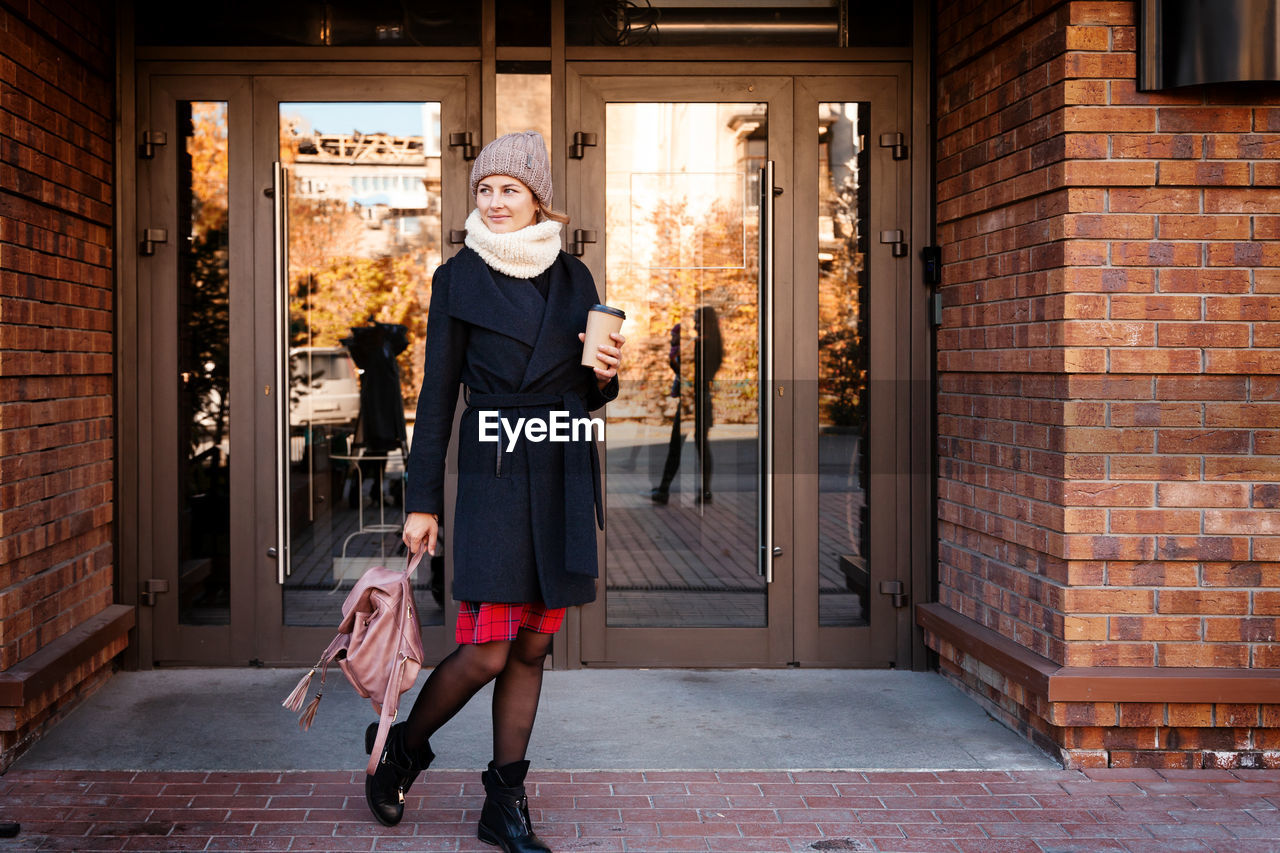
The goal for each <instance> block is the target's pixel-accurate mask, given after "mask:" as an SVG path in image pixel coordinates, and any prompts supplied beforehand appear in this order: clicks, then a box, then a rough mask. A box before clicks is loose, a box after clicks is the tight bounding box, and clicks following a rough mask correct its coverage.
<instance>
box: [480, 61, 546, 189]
mask: <svg viewBox="0 0 1280 853" xmlns="http://www.w3.org/2000/svg"><path fill="white" fill-rule="evenodd" d="M496 80H497V83H496V87H495V92H496V99H497V101H498V123H497V128H498V132H497V135H498V136H502V135H504V134H507V133H519V132H520V131H522V130H536V131H538V132H539V133H541V134H542V138H543V139H545V140H546V142H547V153H548V154H549V155H550V156H551V157H552V159H553V160H554V158H555V155H556V145H555V134H553V133H552V132H551V75H550V74H502V73H499V74H498V75H497V77H496ZM552 201H558V199H552Z"/></svg>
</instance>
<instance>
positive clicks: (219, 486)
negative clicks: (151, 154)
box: [176, 101, 231, 625]
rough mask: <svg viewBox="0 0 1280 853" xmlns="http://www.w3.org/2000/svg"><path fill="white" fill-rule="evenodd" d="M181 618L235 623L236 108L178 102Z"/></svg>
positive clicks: (192, 621) (194, 622)
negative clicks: (232, 121)
mask: <svg viewBox="0 0 1280 853" xmlns="http://www.w3.org/2000/svg"><path fill="white" fill-rule="evenodd" d="M177 119H178V126H177V131H178V132H177V134H176V135H177V137H178V138H179V139H181V140H182V145H181V146H180V147H179V148H178V205H179V209H178V228H179V229H180V230H181V231H182V232H183V233H182V234H180V235H179V236H180V239H178V241H177V249H178V431H179V437H178V507H179V521H178V554H179V556H178V559H179V565H178V621H179V622H180V623H182V624H184V625H227V624H229V623H230V617H231V601H230V595H231V563H230V559H231V488H230V487H231V462H230V450H231V394H230V390H231V381H230V380H231V365H230V347H229V343H230V338H229V335H230V315H229V314H228V301H227V298H228V294H229V284H230V266H229V252H228V246H227V235H228V233H229V232H228V223H229V216H228V209H229V205H228V189H227V163H228V160H227V105H226V103H225V102H218V101H179V102H178V104H177Z"/></svg>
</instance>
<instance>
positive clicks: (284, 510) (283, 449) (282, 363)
mask: <svg viewBox="0 0 1280 853" xmlns="http://www.w3.org/2000/svg"><path fill="white" fill-rule="evenodd" d="M271 184H272V190H273V192H272V193H271V200H272V207H273V210H272V220H273V222H274V227H275V288H276V291H275V307H276V316H275V321H276V326H275V339H276V347H275V350H276V352H275V357H276V360H275V383H276V400H275V422H276V443H275V453H276V547H275V548H273V549H272V550H274V551H275V554H274V555H269V556H273V557H274V558H275V559H276V582H277V583H280V584H283V583H284V579H285V578H286V577H288V576H289V574H290V571H291V568H290V565H289V512H288V506H287V501H288V499H289V451H288V446H289V350H288V347H289V338H288V334H287V331H286V330H287V326H288V322H289V169H288V167H286V166H285V165H284V164H283V163H280V162H279V161H277V162H276V163H275V164H274V165H273V167H272V170H271Z"/></svg>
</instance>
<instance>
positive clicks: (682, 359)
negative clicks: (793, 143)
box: [569, 77, 791, 665]
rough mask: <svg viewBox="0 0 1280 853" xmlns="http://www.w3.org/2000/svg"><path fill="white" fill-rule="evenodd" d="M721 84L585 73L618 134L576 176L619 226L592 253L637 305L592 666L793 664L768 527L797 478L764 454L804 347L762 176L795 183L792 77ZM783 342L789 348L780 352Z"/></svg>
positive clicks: (592, 622) (590, 213) (623, 297)
mask: <svg viewBox="0 0 1280 853" xmlns="http://www.w3.org/2000/svg"><path fill="white" fill-rule="evenodd" d="M717 83H718V84H719V85H717V86H715V87H713V88H712V87H708V86H707V85H706V84H705V81H696V80H689V79H685V78H618V77H609V78H603V77H584V78H582V79H581V80H580V81H579V85H580V87H581V88H580V102H581V105H582V115H581V121H582V127H583V129H584V130H586V131H587V132H594V133H596V134H598V139H599V146H598V148H596V149H594V150H592V149H587V150H586V151H585V152H583V157H582V159H581V161H580V165H577V164H575V165H571V167H570V169H571V171H570V173H569V179H570V181H571V182H574V181H575V180H576V183H577V184H578V191H579V192H580V193H581V210H582V211H583V217H582V218H583V221H582V223H581V226H580V227H581V228H582V229H588V230H590V229H595V228H599V229H600V231H601V232H602V234H601V236H602V238H603V239H601V240H600V241H599V242H597V243H595V244H594V245H593V244H583V245H585V246H586V247H587V248H586V249H585V253H584V260H585V261H586V262H587V263H588V265H589V266H590V267H591V269H592V272H593V274H594V275H595V278H596V281H597V283H598V285H599V286H600V290H601V292H602V294H603V296H604V298H605V299H606V301H607V302H608V303H609V304H610V305H615V306H617V307H619V308H622V309H623V310H625V311H626V312H627V322H626V326H625V332H626V334H627V336H628V339H629V344H628V350H629V354H628V359H627V360H626V362H625V364H624V372H623V375H622V391H621V394H620V396H619V399H618V401H617V402H615V403H613V404H611V405H610V406H609V409H608V422H607V441H608V446H607V453H606V456H605V470H606V503H607V506H608V514H607V520H608V529H607V531H606V534H605V536H604V537H602V540H603V551H604V556H603V559H602V561H601V565H603V566H604V567H605V568H604V572H603V576H602V579H601V583H600V586H599V598H598V600H597V601H596V603H595V604H593V605H591V606H589V607H587V608H584V610H583V615H582V655H583V659H584V661H586V662H587V663H602V664H610V665H637V664H653V665H662V664H675V665H693V664H704V665H767V664H777V663H785V662H786V661H787V660H789V659H790V658H789V657H788V655H789V653H790V646H791V642H790V639H791V613H790V594H789V592H790V578H789V571H790V560H789V559H787V558H786V556H785V554H784V556H783V557H782V558H781V559H775V558H774V557H773V556H772V555H771V554H769V555H766V554H765V552H764V550H762V544H763V543H762V537H761V536H760V533H761V531H762V530H763V529H764V528H765V527H766V526H767V525H768V524H769V518H768V516H769V515H770V513H771V512H775V511H776V508H777V507H778V506H779V505H785V500H784V499H783V498H782V494H784V493H785V489H784V490H783V491H782V492H780V493H778V495H777V496H775V499H774V500H773V501H770V500H769V499H768V495H769V486H770V482H769V478H770V476H771V475H772V474H773V473H774V471H773V470H769V469H768V468H767V467H766V466H764V465H762V464H761V463H762V459H764V458H765V457H766V456H767V455H768V454H767V452H768V451H769V450H770V449H772V450H773V452H774V453H775V454H777V453H779V451H782V453H783V455H785V454H786V453H787V452H788V451H787V447H788V443H787V438H786V429H785V422H778V423H780V424H783V428H782V429H775V430H774V434H773V435H772V436H771V435H770V434H769V430H768V422H769V414H770V413H769V411H768V410H767V409H766V408H764V407H767V406H768V405H769V404H770V403H771V402H772V400H771V399H770V394H771V384H770V382H769V371H770V368H773V369H776V368H777V366H778V363H779V360H781V361H784V362H785V360H786V357H785V353H787V352H788V351H789V334H788V333H787V331H786V329H785V327H782V333H781V334H780V335H777V337H776V338H775V339H774V340H773V341H772V342H771V341H770V334H771V331H773V332H774V333H775V334H776V330H777V329H778V328H779V327H777V326H776V325H775V326H772V327H771V326H770V324H769V322H768V321H769V319H770V318H769V317H768V316H767V311H766V312H763V313H762V306H763V305H765V304H766V303H767V300H768V298H769V296H770V290H769V285H770V278H769V271H770V270H769V268H768V263H767V258H768V255H769V251H770V248H771V247H770V245H769V244H770V241H771V240H772V238H773V230H772V229H770V228H769V222H768V215H767V214H768V209H769V208H770V207H773V204H772V202H773V196H772V193H770V192H768V191H767V189H766V187H765V184H764V183H762V181H764V180H766V179H764V178H762V174H763V173H764V172H765V170H766V166H768V165H770V164H772V166H773V167H774V168H777V170H778V172H779V180H780V181H781V182H785V181H786V180H787V177H788V174H789V171H790V169H789V162H790V161H789V157H790V117H791V103H790V99H789V96H790V84H789V81H786V80H778V79H772V78H751V79H746V78H743V79H723V78H721V79H720V80H718V81H717ZM709 91H713V92H714V94H711V95H708V92H709ZM571 100H572V96H571ZM571 162H572V161H571ZM575 170H576V171H575ZM762 193H763V195H762ZM762 198H763V199H765V200H766V201H767V202H768V203H767V204H764V205H762ZM779 201H782V200H779ZM778 218H779V219H780V220H782V221H787V217H785V216H783V215H779V216H778ZM578 227H579V223H574V224H572V225H571V226H570V228H571V229H573V228H578ZM779 254H780V255H785V253H779ZM782 263H783V264H785V263H786V260H785V257H784V259H783V261H782ZM771 343H772V346H773V349H774V352H775V353H780V354H783V355H782V357H781V359H779V358H778V357H777V356H775V359H774V360H773V361H772V362H771V361H769V360H768V359H767V358H762V353H767V351H768V350H769V348H770V344H771ZM770 440H772V444H770V443H769V442H770ZM775 464H776V463H775ZM784 464H785V463H784ZM779 522H781V523H782V524H785V523H786V520H785V519H775V521H774V529H777V526H778V523H779Z"/></svg>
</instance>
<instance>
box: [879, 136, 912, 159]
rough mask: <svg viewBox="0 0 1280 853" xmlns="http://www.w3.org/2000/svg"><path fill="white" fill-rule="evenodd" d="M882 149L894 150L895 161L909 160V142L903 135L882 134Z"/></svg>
mask: <svg viewBox="0 0 1280 853" xmlns="http://www.w3.org/2000/svg"><path fill="white" fill-rule="evenodd" d="M880 147H881V148H892V149H893V159H895V160H905V159H907V141H906V137H904V136H903V135H902V134H901V133H882V134H880Z"/></svg>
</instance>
